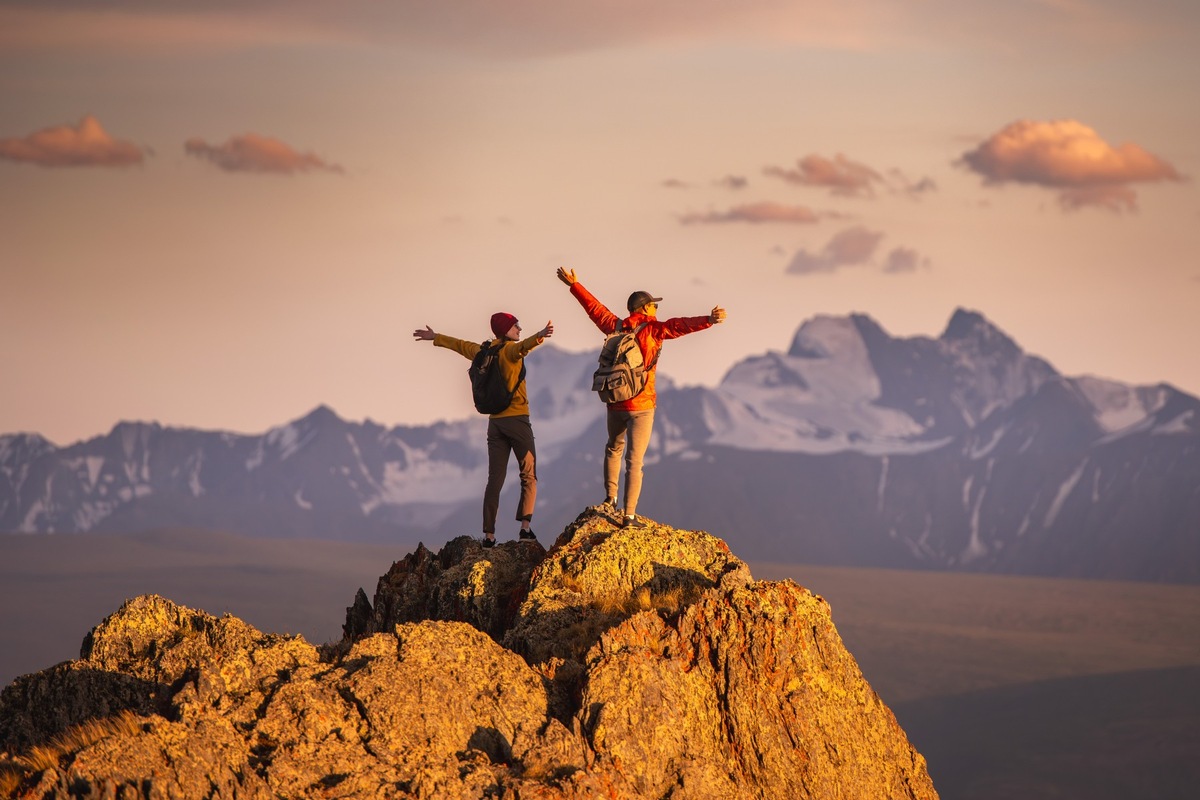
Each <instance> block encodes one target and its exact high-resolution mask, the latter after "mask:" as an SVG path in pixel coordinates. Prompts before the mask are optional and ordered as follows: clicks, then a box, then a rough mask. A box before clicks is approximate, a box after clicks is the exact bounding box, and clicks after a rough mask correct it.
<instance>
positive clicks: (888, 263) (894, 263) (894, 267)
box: [883, 247, 929, 273]
mask: <svg viewBox="0 0 1200 800" xmlns="http://www.w3.org/2000/svg"><path fill="white" fill-rule="evenodd" d="M928 266H929V259H928V258H921V255H920V254H919V253H918V252H917V251H916V250H914V249H912V248H911V247H897V248H895V249H893V250H892V252H890V253H888V256H887V259H886V260H885V261H884V262H883V271H884V272H891V273H896V272H916V271H917V269H918V268H919V267H928Z"/></svg>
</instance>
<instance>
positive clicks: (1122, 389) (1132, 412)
mask: <svg viewBox="0 0 1200 800" xmlns="http://www.w3.org/2000/svg"><path fill="white" fill-rule="evenodd" d="M1073 382H1074V384H1075V387H1076V388H1077V389H1079V391H1080V392H1081V393H1082V394H1083V396H1084V397H1086V398H1087V400H1088V402H1089V403H1090V404H1091V406H1092V408H1093V410H1094V414H1093V416H1095V418H1096V422H1097V423H1099V425H1100V427H1101V428H1103V429H1104V431H1105V432H1107V433H1116V432H1117V431H1120V430H1124V429H1126V428H1129V427H1131V426H1133V425H1136V424H1138V423H1139V422H1142V421H1143V420H1144V419H1146V417H1148V416H1150V415H1151V414H1153V413H1155V412H1156V411H1158V410H1159V409H1160V408H1162V407H1163V405H1164V404H1165V403H1166V392H1165V391H1163V390H1161V389H1158V390H1146V389H1142V388H1137V387H1133V386H1130V385H1128V384H1125V383H1118V382H1117V381H1111V380H1105V379H1103V378H1096V377H1093V376H1090V375H1084V376H1082V377H1079V378H1075V379H1074V381H1073Z"/></svg>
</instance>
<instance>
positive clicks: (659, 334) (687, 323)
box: [571, 281, 712, 411]
mask: <svg viewBox="0 0 1200 800" xmlns="http://www.w3.org/2000/svg"><path fill="white" fill-rule="evenodd" d="M571 294H573V295H575V299H576V300H578V301H579V305H581V306H583V310H584V311H586V312H587V315H588V316H589V317H591V318H592V322H594V323H596V327H597V328H599V329H600V330H601V331H603V332H604V334H605V335H608V334H610V333H612V332H613V331H616V330H617V329H619V328H621V327H622V326H623V327H625V328H636V327H637V326H638V325H641V324H642V323H643V322H645V323H646V327H644V328H642V330H641V332H640V333H638V335H637V341H638V345H640V346H641V348H642V357H643V358H644V359H645V360H646V363H647V364H653V365H654V366H653V367H652V368H651V369H650V371H649V373H647V375H646V388H644V389H642V391H641V392H640V393H639V394H637V395H636V396H634V397H631V398H629V399H628V400H622V401H621V402H619V403H609V404H608V408H609V410H610V411H648V410H650V409H652V408H654V406H655V403H656V402H657V401H658V394H657V392H655V390H654V375H655V373H656V372H658V353H659V350H661V349H662V343H663V342H664V341H665V340H667V339H677V338H679V337H680V336H683V335H685V334H688V333H695V332H696V331H702V330H704V329H705V328H711V327H712V322H710V321H709V319H708V317H707V316H703V317H672V318H671V319H667V320H660V319H655V318H654V317H651V316H647V315H646V314H642V313H640V312H638V313H635V314H632V315H630V316H628V317H625V318H624V319H622V318H621V317H618V316H617V315H616V314H614V313H612V312H611V311H609V310H608V309H607V308H606V307H605V305H604V304H603V303H601V302H600V301H599V300H597V299H596V298H595V297H593V296H592V293H591V292H589V291H588V290H587V289H585V288H583V284H582V283H579V282H578V281H577V282H575V283H573V284H571Z"/></svg>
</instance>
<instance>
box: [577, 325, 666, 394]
mask: <svg viewBox="0 0 1200 800" xmlns="http://www.w3.org/2000/svg"><path fill="white" fill-rule="evenodd" d="M644 327H646V323H645V322H643V323H642V324H641V325H638V326H637V327H636V328H634V329H633V330H628V329H626V328H618V329H617V330H615V331H613V332H612V333H610V334H609V335H608V336H606V337H605V339H604V346H603V347H601V348H600V364H599V366H598V367H597V368H596V371H595V372H594V373H593V374H592V391H593V392H599V394H600V399H601V400H602V401H604V402H605V403H619V402H621V401H623V400H628V399H630V398H631V397H637V396H638V395H639V394H641V391H642V389H645V388H646V376H647V374H649V372H650V370H651V369H653V368H654V363H653V362H651V363H649V364H647V363H645V355H644V354H643V353H642V348H641V345H639V344H638V342H637V335H638V333H639V332H640V331H641V330H642V328H644ZM656 360H657V358H656Z"/></svg>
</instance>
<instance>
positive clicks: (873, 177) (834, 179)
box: [763, 153, 884, 197]
mask: <svg viewBox="0 0 1200 800" xmlns="http://www.w3.org/2000/svg"><path fill="white" fill-rule="evenodd" d="M763 174H764V175H768V176H770V177H772V178H780V179H781V180H784V181H786V182H787V183H792V184H796V185H799V186H816V187H820V188H824V189H829V190H830V191H831V192H832V193H833V194H835V195H842V196H845V197H874V196H875V189H874V184H877V183H878V184H883V183H884V179H883V176H882V175H880V174H879V173H878V172H876V171H875V170H873V169H871V168H870V167H868V166H867V165H866V164H860V163H858V162H857V161H851V160H850V159H849V158H846V156H844V155H842V154H841V153H838V154H837V155H835V156H834V157H833V158H832V159H828V158H825V157H823V156H818V155H815V154H814V155H807V156H804V157H803V158H801V159H800V160H799V161H797V162H796V168H795V169H786V168H783V167H766V168H764V169H763Z"/></svg>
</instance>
